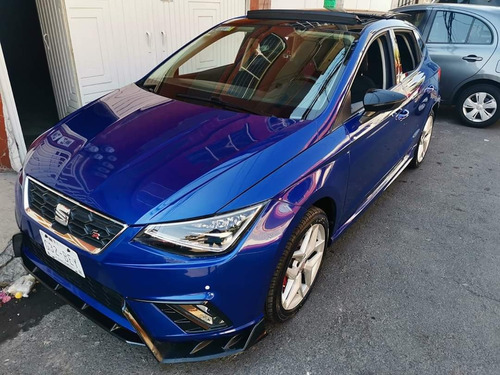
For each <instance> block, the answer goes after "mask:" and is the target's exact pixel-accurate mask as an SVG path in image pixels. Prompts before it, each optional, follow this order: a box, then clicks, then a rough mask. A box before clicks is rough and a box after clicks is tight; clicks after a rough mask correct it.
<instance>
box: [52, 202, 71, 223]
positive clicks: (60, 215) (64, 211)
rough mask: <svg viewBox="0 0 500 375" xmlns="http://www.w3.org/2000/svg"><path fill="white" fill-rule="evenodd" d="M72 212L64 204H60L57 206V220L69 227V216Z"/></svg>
mask: <svg viewBox="0 0 500 375" xmlns="http://www.w3.org/2000/svg"><path fill="white" fill-rule="evenodd" d="M70 212H71V209H70V208H68V207H66V206H65V205H64V204H61V203H58V204H57V206H56V215H55V220H56V221H57V222H58V223H59V224H61V225H63V226H65V227H67V226H68V223H69V214H70Z"/></svg>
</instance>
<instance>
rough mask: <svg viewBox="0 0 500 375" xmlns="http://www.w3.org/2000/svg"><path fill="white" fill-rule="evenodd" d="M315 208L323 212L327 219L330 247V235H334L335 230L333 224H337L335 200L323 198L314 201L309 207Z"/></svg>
mask: <svg viewBox="0 0 500 375" xmlns="http://www.w3.org/2000/svg"><path fill="white" fill-rule="evenodd" d="M312 206H314V207H317V208H319V209H321V210H323V211H324V212H325V214H326V216H327V217H328V223H329V226H330V228H329V231H330V233H329V236H328V237H329V239H328V241H329V243H328V245H330V242H331V238H332V234H333V233H334V229H335V224H336V223H337V204H336V203H335V200H334V199H333V198H332V197H328V196H325V197H323V198H320V199H318V200H316V201H315V202H314V203H312V204H311V205H310V207H312Z"/></svg>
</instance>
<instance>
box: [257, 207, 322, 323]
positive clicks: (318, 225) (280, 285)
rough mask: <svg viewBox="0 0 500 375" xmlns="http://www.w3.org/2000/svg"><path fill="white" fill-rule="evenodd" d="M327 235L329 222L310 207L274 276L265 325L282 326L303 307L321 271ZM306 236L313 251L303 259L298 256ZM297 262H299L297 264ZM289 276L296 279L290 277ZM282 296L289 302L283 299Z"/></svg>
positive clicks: (295, 230) (293, 235) (314, 208)
mask: <svg viewBox="0 0 500 375" xmlns="http://www.w3.org/2000/svg"><path fill="white" fill-rule="evenodd" d="M328 232H329V222H328V217H327V216H326V214H325V213H324V212H323V210H321V209H319V208H317V207H311V208H310V209H309V210H308V211H307V212H306V214H305V215H304V217H303V218H302V220H301V221H300V223H299V224H298V225H297V227H296V228H295V229H294V231H293V233H292V235H291V237H290V239H289V240H288V242H287V244H286V246H285V250H284V252H283V255H282V256H281V258H280V260H279V262H278V266H277V267H276V271H275V272H274V275H273V278H272V280H271V284H270V286H269V290H268V293H267V299H266V306H265V314H266V318H267V320H268V321H270V322H284V321H286V320H288V319H290V318H291V317H293V316H294V315H295V314H296V313H297V311H298V310H299V309H300V308H301V307H302V306H303V305H304V303H305V302H306V300H307V298H308V297H309V295H310V292H311V290H312V288H313V286H314V284H315V282H316V280H317V275H318V273H319V270H320V268H321V264H322V260H323V255H324V252H325V250H326V248H327V244H328V239H329V237H328V235H329V233H328ZM308 233H309V234H310V235H309V241H308V242H307V243H309V244H315V246H314V249H313V251H310V253H308V252H306V251H304V254H305V256H302V252H301V250H303V248H302V246H301V245H302V244H303V242H304V240H305V239H306V238H305V237H306V235H307V234H308ZM315 234H316V235H315ZM313 236H315V237H316V239H315V240H313V239H312V238H313ZM321 241H323V242H322V243H321ZM304 246H305V245H304ZM304 250H305V248H304ZM301 256H302V258H301ZM299 259H302V261H300V262H299ZM301 269H302V270H301ZM300 270H301V271H300ZM299 271H300V272H299ZM292 274H295V275H296V277H292ZM285 277H286V278H285ZM294 281H296V283H295V282H294ZM297 285H300V288H299V289H298V290H297V291H296V293H295V294H292V293H294V290H295V289H296V287H297ZM287 288H288V289H287ZM287 291H288V293H286V292H287ZM285 296H288V297H289V298H288V299H286V298H285Z"/></svg>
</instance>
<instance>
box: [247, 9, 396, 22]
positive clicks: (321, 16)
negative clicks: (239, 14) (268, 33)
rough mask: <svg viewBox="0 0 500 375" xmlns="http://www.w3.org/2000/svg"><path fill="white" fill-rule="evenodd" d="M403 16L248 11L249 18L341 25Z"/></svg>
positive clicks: (384, 13) (379, 13)
mask: <svg viewBox="0 0 500 375" xmlns="http://www.w3.org/2000/svg"><path fill="white" fill-rule="evenodd" d="M401 16H402V15H401V14H398V13H395V12H347V11H343V10H328V9H315V10H303V9H301V10H290V9H262V10H249V11H248V12H247V18H248V19H261V20H286V21H304V22H328V23H334V24H341V25H366V24H369V23H372V22H374V21H378V20H388V19H396V18H401ZM403 16H404V15H403Z"/></svg>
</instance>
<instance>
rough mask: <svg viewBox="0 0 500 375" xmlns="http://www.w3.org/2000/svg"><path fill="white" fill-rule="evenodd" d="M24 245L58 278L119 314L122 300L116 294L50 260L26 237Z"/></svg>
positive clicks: (38, 246) (40, 248)
mask: <svg viewBox="0 0 500 375" xmlns="http://www.w3.org/2000/svg"><path fill="white" fill-rule="evenodd" d="M25 244H26V245H27V246H28V248H29V250H30V252H31V253H33V255H35V256H36V257H37V258H38V259H39V260H40V261H41V262H42V263H44V264H46V265H47V266H48V267H49V268H51V269H52V270H54V271H55V272H56V273H57V274H58V275H59V276H61V277H62V278H64V279H66V280H67V281H68V282H70V283H71V284H73V285H74V286H75V287H77V288H78V289H80V290H81V291H82V292H84V293H85V294H87V295H89V296H90V297H92V298H94V299H95V300H96V301H98V302H100V303H102V304H103V305H104V306H106V307H107V308H108V309H110V310H112V311H114V312H116V313H118V314H121V311H122V306H123V299H122V297H121V296H120V295H119V294H118V293H117V292H115V291H114V290H112V289H109V288H108V287H106V286H104V285H102V284H101V283H99V282H97V281H95V280H93V279H92V278H90V277H88V276H87V277H85V278H84V277H81V276H80V275H78V274H77V273H75V272H73V271H72V270H70V269H69V268H67V267H66V266H65V265H63V264H61V263H59V262H58V261H57V260H55V259H52V258H51V257H49V256H48V255H47V253H46V252H45V250H44V249H43V248H42V247H41V246H40V245H38V244H37V243H35V242H34V241H33V240H31V239H30V238H29V237H27V236H26V237H25Z"/></svg>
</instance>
